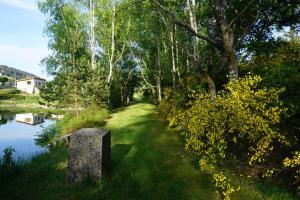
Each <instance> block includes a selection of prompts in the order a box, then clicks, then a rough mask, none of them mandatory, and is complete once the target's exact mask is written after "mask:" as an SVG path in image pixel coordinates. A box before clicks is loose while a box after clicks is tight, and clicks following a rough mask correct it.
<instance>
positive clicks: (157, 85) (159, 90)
mask: <svg viewBox="0 0 300 200" xmlns="http://www.w3.org/2000/svg"><path fill="white" fill-rule="evenodd" d="M157 67H158V73H157V77H156V88H157V95H158V102H161V100H162V95H161V63H160V44H159V42H157Z"/></svg>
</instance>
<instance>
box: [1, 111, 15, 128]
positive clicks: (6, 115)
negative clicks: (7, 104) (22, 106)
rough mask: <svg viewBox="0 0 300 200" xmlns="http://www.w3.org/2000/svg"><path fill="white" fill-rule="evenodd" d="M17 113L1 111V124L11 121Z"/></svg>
mask: <svg viewBox="0 0 300 200" xmlns="http://www.w3.org/2000/svg"><path fill="white" fill-rule="evenodd" d="M14 117H15V114H14V113H13V112H10V111H7V110H5V111H0V126H1V125H3V124H7V122H10V121H12V120H13V119H14Z"/></svg>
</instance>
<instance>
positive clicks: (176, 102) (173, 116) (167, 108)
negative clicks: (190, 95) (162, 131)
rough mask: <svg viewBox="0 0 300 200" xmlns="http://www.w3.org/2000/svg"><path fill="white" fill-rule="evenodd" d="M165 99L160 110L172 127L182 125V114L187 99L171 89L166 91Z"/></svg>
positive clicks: (160, 105)
mask: <svg viewBox="0 0 300 200" xmlns="http://www.w3.org/2000/svg"><path fill="white" fill-rule="evenodd" d="M163 94H164V98H163V99H162V101H161V102H160V104H159V105H158V110H159V111H160V112H161V113H162V114H163V115H164V117H165V118H166V119H167V120H168V121H169V122H170V126H171V127H172V126H177V125H179V123H180V121H181V120H180V116H181V115H180V114H181V113H182V112H183V108H184V105H185V100H186V99H185V98H184V97H182V96H181V95H180V94H179V93H178V92H176V91H173V90H172V89H170V88H167V89H165V90H164V93H163Z"/></svg>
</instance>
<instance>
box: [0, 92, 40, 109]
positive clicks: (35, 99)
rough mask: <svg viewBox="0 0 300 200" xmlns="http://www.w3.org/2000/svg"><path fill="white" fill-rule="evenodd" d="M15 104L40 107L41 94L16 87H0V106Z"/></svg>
mask: <svg viewBox="0 0 300 200" xmlns="http://www.w3.org/2000/svg"><path fill="white" fill-rule="evenodd" d="M11 99H14V100H15V101H12V100H11ZM14 105H16V106H17V107H39V95H34V94H27V93H25V92H21V91H20V90H18V89H16V88H7V89H0V107H11V106H14Z"/></svg>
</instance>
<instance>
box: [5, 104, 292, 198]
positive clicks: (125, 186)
mask: <svg viewBox="0 0 300 200" xmlns="http://www.w3.org/2000/svg"><path fill="white" fill-rule="evenodd" d="M105 128H107V129H110V130H112V168H111V171H110V173H109V174H108V175H107V176H106V177H105V178H104V179H103V180H102V183H101V184H98V185H97V184H89V183H84V184H82V185H78V186H73V187H68V186H66V185H65V175H66V166H67V157H68V150H67V148H66V147H64V146H61V147H58V148H56V149H54V150H53V151H51V152H50V153H45V154H43V155H40V156H38V157H36V158H34V159H33V160H32V162H31V163H27V164H26V163H25V164H23V166H21V167H20V168H19V169H16V170H12V171H10V172H9V173H1V172H0V199H1V200H2V199H30V200H33V199H55V200H57V199H68V200H71V199H105V200H106V199H107V200H111V199H112V200H114V199H120V200H124V199H130V200H134V199H136V200H144V199H154V200H157V199H162V200H166V199H176V200H177V199H178V200H181V199H186V200H192V199H197V200H198V199H200V200H201V199H203V200H209V199H217V195H216V193H215V191H214V188H213V184H212V183H211V182H210V176H209V175H207V174H204V173H203V172H201V171H200V170H199V168H198V166H197V159H196V158H193V157H192V156H191V155H190V154H189V153H187V152H185V151H184V144H183V140H182V138H181V137H180V136H179V134H178V132H177V131H176V130H172V129H170V128H168V124H167V122H166V121H164V120H163V119H162V118H161V116H159V114H158V113H157V112H156V110H155V107H154V106H153V105H150V104H136V105H132V106H130V107H128V108H125V109H124V110H121V111H119V112H118V113H115V114H113V115H112V117H111V118H110V119H108V121H107V124H106V125H105ZM239 181H241V190H240V191H239V192H237V193H236V194H235V196H234V199H242V200H244V199H245V200H247V199H253V200H254V199H274V200H275V199H293V197H292V196H291V195H290V194H289V193H287V192H285V191H284V190H281V189H278V188H276V187H271V186H268V185H265V184H262V183H258V182H254V181H251V180H244V179H241V180H239Z"/></svg>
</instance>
